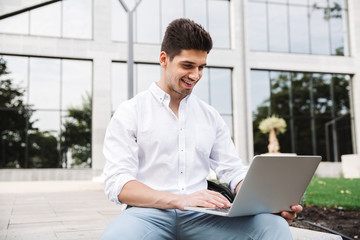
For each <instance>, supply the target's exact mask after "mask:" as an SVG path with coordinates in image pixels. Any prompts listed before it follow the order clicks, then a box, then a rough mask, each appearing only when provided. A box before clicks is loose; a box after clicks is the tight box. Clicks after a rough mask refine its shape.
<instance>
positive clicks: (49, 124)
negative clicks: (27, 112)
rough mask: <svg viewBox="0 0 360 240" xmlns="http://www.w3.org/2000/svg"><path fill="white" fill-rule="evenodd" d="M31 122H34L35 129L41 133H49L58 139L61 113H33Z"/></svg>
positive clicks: (37, 111)
mask: <svg viewBox="0 0 360 240" xmlns="http://www.w3.org/2000/svg"><path fill="white" fill-rule="evenodd" d="M30 122H34V125H33V127H34V128H37V129H38V130H39V131H41V132H44V131H49V132H51V133H52V135H54V136H56V137H58V134H59V133H60V112H59V111H41V110H36V111H33V114H32V116H31V118H30Z"/></svg>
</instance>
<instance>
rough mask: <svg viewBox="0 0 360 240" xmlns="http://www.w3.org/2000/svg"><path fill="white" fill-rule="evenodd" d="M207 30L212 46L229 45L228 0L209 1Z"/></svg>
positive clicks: (227, 46)
mask: <svg viewBox="0 0 360 240" xmlns="http://www.w3.org/2000/svg"><path fill="white" fill-rule="evenodd" d="M208 3H209V32H210V34H211V36H212V40H213V42H214V47H217V48H229V47H230V23H229V2H228V1H209V2H208Z"/></svg>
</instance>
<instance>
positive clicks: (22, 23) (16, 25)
mask: <svg viewBox="0 0 360 240" xmlns="http://www.w3.org/2000/svg"><path fill="white" fill-rule="evenodd" d="M0 32H3V33H17V34H29V12H25V13H21V14H18V15H15V16H12V17H8V18H5V19H3V20H0Z"/></svg>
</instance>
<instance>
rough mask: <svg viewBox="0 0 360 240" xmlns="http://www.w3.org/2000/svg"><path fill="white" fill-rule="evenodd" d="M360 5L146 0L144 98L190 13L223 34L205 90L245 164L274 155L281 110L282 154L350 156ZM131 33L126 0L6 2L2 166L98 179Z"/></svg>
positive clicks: (140, 27)
mask: <svg viewBox="0 0 360 240" xmlns="http://www.w3.org/2000/svg"><path fill="white" fill-rule="evenodd" d="M124 2H125V3H126V5H127V6H128V8H129V9H132V8H133V7H134V6H135V5H136V3H137V2H138V0H125V1H124ZM358 11H360V4H359V2H358V1H357V0H245V1H242V0H142V1H141V3H140V4H139V5H138V6H137V9H136V10H135V11H134V15H133V34H134V36H133V39H134V45H133V50H134V68H133V69H134V78H133V79H132V80H131V81H133V83H134V94H136V93H138V92H141V91H143V90H145V89H147V88H148V87H149V86H150V84H151V83H152V82H156V81H158V80H159V76H160V72H161V69H160V66H159V64H158V57H159V53H160V43H161V40H162V37H163V35H164V32H165V30H166V26H167V25H168V23H170V22H171V21H172V20H173V19H176V18H179V17H185V18H190V19H193V20H194V21H196V22H198V23H200V24H201V25H202V26H204V28H205V29H207V30H208V31H209V32H210V34H211V36H212V38H213V41H214V49H213V50H212V51H211V53H210V54H209V56H208V63H207V65H208V67H207V68H206V69H205V70H204V75H203V78H202V80H201V81H200V82H199V83H198V84H197V87H196V88H195V90H194V94H196V95H198V96H199V97H200V98H201V99H203V100H204V101H205V102H207V103H209V104H210V105H212V106H214V107H215V108H216V109H217V110H218V111H219V112H220V114H221V116H222V117H223V118H224V120H225V122H226V123H227V125H228V127H229V129H230V131H231V133H232V136H233V140H234V142H235V145H236V147H237V149H238V152H239V154H240V156H241V158H242V159H243V160H244V161H245V163H249V162H251V158H252V157H253V156H254V155H256V154H262V153H266V152H267V141H268V139H267V136H266V135H264V134H262V133H260V131H259V130H258V124H259V122H260V121H261V120H262V119H264V118H266V117H268V116H272V115H277V116H279V117H282V118H284V119H285V121H286V123H287V129H286V132H285V133H284V134H281V135H279V136H278V137H279V141H280V151H281V152H283V153H296V154H299V155H303V154H317V155H321V156H322V157H323V160H324V161H335V162H336V161H341V156H342V155H344V154H351V153H357V152H359V150H360V144H359V142H360V140H358V136H360V128H359V126H360V95H359V93H358V92H360V77H359V74H360V72H359V71H360V70H359V69H360V65H359V64H360V59H359V57H357V56H360V50H359V49H357V48H356V43H358V42H360V39H358V38H359V37H358V36H360V33H359V31H360V30H358V28H357V27H355V26H358V25H359V24H360V20H359V19H357V18H356V17H354V16H355V15H356V12H358ZM4 16H6V17H4ZM127 41H128V15H127V12H126V11H125V10H124V8H123V6H122V5H121V4H120V1H119V0H111V1H102V0H63V1H57V2H52V3H51V4H44V5H42V6H40V7H36V6H32V5H31V3H25V1H22V2H17V3H13V2H12V1H11V0H4V1H2V2H1V3H0V63H1V69H0V84H1V85H0V93H1V96H0V97H1V98H0V101H1V102H0V104H1V105H0V123H1V124H0V132H1V146H0V149H1V150H0V151H1V154H0V168H72V167H91V168H92V169H93V172H94V176H98V175H99V174H100V173H101V170H102V168H103V165H104V162H105V159H104V156H103V155H102V143H103V138H104V134H105V131H106V126H107V124H108V121H109V119H110V118H111V115H112V114H113V112H114V111H115V110H116V108H117V106H118V105H119V104H120V103H121V102H123V101H125V100H126V99H128V82H129V80H128V68H127V61H128V43H127Z"/></svg>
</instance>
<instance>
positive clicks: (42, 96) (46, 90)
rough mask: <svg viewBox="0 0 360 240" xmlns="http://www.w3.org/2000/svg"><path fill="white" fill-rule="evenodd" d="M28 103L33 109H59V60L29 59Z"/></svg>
mask: <svg viewBox="0 0 360 240" xmlns="http://www.w3.org/2000/svg"><path fill="white" fill-rule="evenodd" d="M29 103H30V104H31V105H32V106H31V107H32V108H35V109H60V60H58V59H47V58H31V59H30V79H29Z"/></svg>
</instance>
